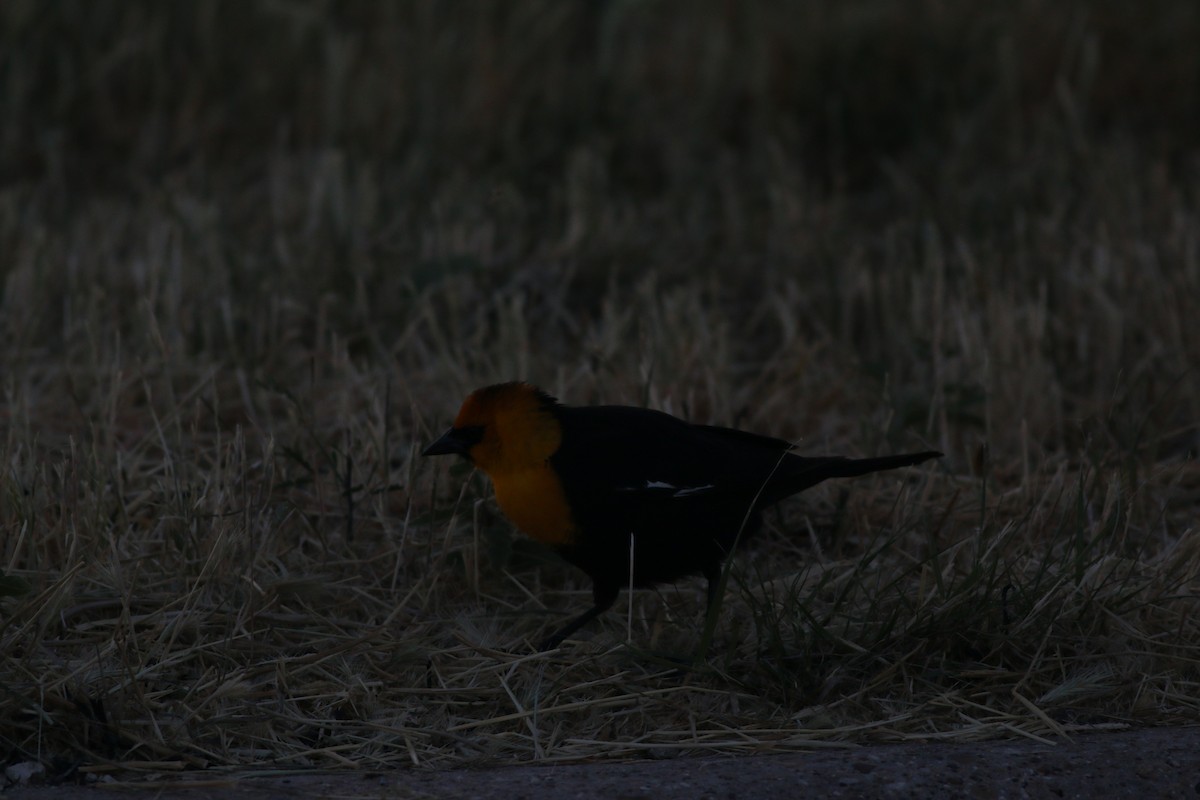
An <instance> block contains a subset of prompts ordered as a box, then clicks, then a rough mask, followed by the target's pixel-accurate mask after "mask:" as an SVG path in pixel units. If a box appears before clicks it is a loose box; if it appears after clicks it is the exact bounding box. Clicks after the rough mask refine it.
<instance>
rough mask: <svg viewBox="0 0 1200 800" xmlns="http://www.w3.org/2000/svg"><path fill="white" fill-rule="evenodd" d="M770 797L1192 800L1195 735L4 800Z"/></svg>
mask: <svg viewBox="0 0 1200 800" xmlns="http://www.w3.org/2000/svg"><path fill="white" fill-rule="evenodd" d="M131 795H133V796H139V795H140V796H146V797H155V798H160V797H161V798H169V797H182V798H188V800H206V799H207V798H224V797H232V798H245V800H267V799H268V798H326V797H328V798H334V797H336V798H441V797H449V798H495V797H502V798H541V797H567V798H585V797H603V798H621V799H622V800H640V799H641V798H646V800H650V799H651V798H653V799H654V800H684V799H685V798H686V800H708V799H711V800H726V799H732V798H743V797H744V798H754V800H762V799H763V798H773V797H788V798H794V797H831V798H849V797H883V798H891V797H897V798H899V797H903V798H924V797H966V798H995V799H996V800H1002V799H1004V798H1043V797H1044V798H1074V797H1079V798H1097V797H1137V798H1147V799H1148V798H1158V797H1166V798H1176V797H1178V798H1183V797H1188V798H1197V797H1200V727H1195V728H1162V729H1154V730H1144V731H1126V732H1121V733H1105V734H1090V735H1085V736H1076V737H1073V738H1072V739H1071V740H1069V741H1066V740H1064V741H1060V742H1058V743H1056V744H1043V743H1041V742H1036V741H1031V740H1027V739H1026V740H1019V741H1007V742H976V743H967V744H949V743H945V744H943V743H923V744H903V745H882V746H875V747H855V748H848V749H843V748H839V749H834V750H821V751H815V752H808V753H787V754H775V755H761V756H748V757H747V756H743V757H722V758H697V759H693V758H677V759H672V760H664V761H637V762H625V763H597V764H564V765H557V766H521V767H503V768H496V769H472V770H449V771H443V772H422V771H411V772H389V773H309V774H290V775H280V774H278V773H275V774H273V775H267V773H266V772H265V771H264V772H258V773H253V772H243V773H238V774H210V775H201V774H196V775H188V776H186V777H181V778H180V779H179V780H177V781H171V782H156V783H149V784H133V783H122V784H108V785H106V786H95V787H81V786H56V787H50V786H10V787H8V788H7V789H6V790H5V791H4V797H5V799H6V800H110V798H111V799H115V798H126V800H127V798H129V797H130V796H131Z"/></svg>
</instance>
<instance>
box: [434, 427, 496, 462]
mask: <svg viewBox="0 0 1200 800" xmlns="http://www.w3.org/2000/svg"><path fill="white" fill-rule="evenodd" d="M481 439H483V428H482V427H474V426H472V427H470V428H451V429H450V430H448V431H446V432H445V433H443V434H442V436H441V438H440V439H438V440H437V441H436V442H434V443H433V444H431V445H429V447H426V448H425V449H424V450H422V451H421V455H423V456H447V455H452V454H457V455H460V456H466V457H467V458H470V457H471V448H472V447H474V446H475V445H477V444H479V442H480V440H481Z"/></svg>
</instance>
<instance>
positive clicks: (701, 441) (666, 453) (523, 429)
mask: <svg viewBox="0 0 1200 800" xmlns="http://www.w3.org/2000/svg"><path fill="white" fill-rule="evenodd" d="M791 450H792V444H791V443H790V442H787V441H784V440H783V439H775V438H772V437H770V436H760V435H758V434H754V433H746V432H745V431H739V430H734V429H732V428H720V427H715V426H712V425H694V424H692V423H689V422H685V421H683V420H681V419H678V418H676V417H672V416H670V415H669V414H664V413H663V412H661V411H652V410H650V409H645V408H631V407H628V406H591V407H581V408H572V407H571V406H565V405H561V404H560V403H558V401H557V400H555V399H554V398H553V397H551V396H550V395H548V394H546V393H545V392H543V391H541V390H540V389H538V388H537V387H535V386H531V385H529V384H527V383H501V384H497V385H495V386H488V387H485V388H483V389H478V390H476V391H475V392H472V393H471V395H470V396H469V397H468V398H467V399H466V401H465V402H464V403H463V405H462V408H461V409H460V410H459V412H458V417H457V418H455V420H454V426H453V427H452V428H450V430H448V431H446V433H445V434H444V435H443V436H442V437H441V438H440V439H438V440H437V441H435V442H434V443H433V444H431V445H429V447H427V448H425V451H424V453H423V455H427V456H434V455H444V454H448V453H457V454H459V455H461V456H465V457H466V458H467V459H469V460H470V461H471V462H472V463H473V464H474V465H475V466H476V467H478V468H479V469H481V470H483V471H484V472H486V473H487V474H488V476H489V477H490V478H491V479H492V484H493V486H494V487H495V489H496V501H497V502H498V503H499V504H500V508H501V509H502V510H503V511H504V513H505V514H506V515H507V516H508V517H509V519H511V520H512V521H513V523H515V524H516V526H517V527H518V528H520V529H521V530H522V531H524V532H525V533H526V534H528V535H529V536H531V537H533V538H534V539H536V540H537V541H539V542H541V543H543V544H546V545H549V546H550V547H551V548H553V549H554V550H555V551H557V552H558V553H559V554H561V555H562V557H563V558H565V559H566V560H567V561H569V562H571V563H572V564H574V565H575V566H577V567H579V568H580V569H581V570H583V571H584V572H586V573H587V574H588V575H589V576H591V579H592V597H593V600H594V605H593V606H592V607H591V608H590V609H589V610H588V611H587V612H585V613H584V614H582V615H581V616H579V617H577V618H575V619H574V620H572V621H571V622H569V623H568V624H567V625H565V626H563V627H562V628H561V629H560V630H559V631H557V632H556V633H554V634H553V635H552V636H550V637H549V638H548V639H546V640H545V641H544V642H543V643H542V649H551V648H553V647H556V646H557V645H558V644H559V643H561V642H562V641H563V639H565V638H566V637H568V636H570V635H571V634H572V633H574V632H575V631H577V630H579V629H580V628H581V627H583V626H584V625H586V624H588V623H589V622H591V621H592V620H593V619H595V618H596V617H597V616H599V615H600V614H602V613H603V612H604V611H606V610H607V609H608V608H609V607H610V606H612V604H613V603H614V602H615V601H616V599H617V594H618V593H619V592H620V590H621V587H622V586H629V585H630V576H631V572H630V563H629V562H630V554H631V549H632V557H633V568H632V578H633V586H635V587H642V586H652V585H654V584H658V583H665V582H670V581H674V580H676V579H678V578H681V577H684V576H686V575H693V574H701V575H703V576H704V577H705V578H706V579H707V580H708V596H709V603H710V606H711V603H712V602H713V600H714V598H715V593H716V589H717V587H718V585H719V578H720V572H721V563H722V561H723V560H724V559H725V557H726V556H727V555H728V553H729V551H730V549H731V548H732V547H733V544H734V541H735V540H736V539H737V538H738V536H739V532H740V533H741V535H742V536H743V537H744V536H747V535H749V534H751V533H753V532H754V530H755V529H756V528H757V527H758V526H759V524H760V516H761V512H762V510H763V509H764V508H766V507H767V506H770V505H772V504H773V503H777V502H779V501H780V500H782V499H784V498H785V497H788V496H790V495H793V494H795V493H797V492H800V491H803V490H805V489H807V488H809V487H810V486H813V485H815V484H817V483H820V482H821V481H823V480H825V479H826V478H849V477H854V476H857V475H865V474H867V473H869V472H877V471H879V470H885V469H894V468H896V467H906V466H910V465H913V464H919V463H921V462H922V461H926V460H928V459H931V458H937V457H939V456H941V455H942V454H941V453H937V452H932V451H930V452H924V453H908V454H905V455H895V456H883V457H881V458H860V459H851V458H805V457H802V456H798V455H795V454H793V453H792V452H790V451H791ZM631 537H632V543H631ZM631 544H632V548H631Z"/></svg>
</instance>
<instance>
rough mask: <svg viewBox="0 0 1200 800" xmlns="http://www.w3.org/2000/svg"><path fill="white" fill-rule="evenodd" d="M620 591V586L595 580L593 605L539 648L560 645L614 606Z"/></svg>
mask: <svg viewBox="0 0 1200 800" xmlns="http://www.w3.org/2000/svg"><path fill="white" fill-rule="evenodd" d="M620 591H621V590H620V588H619V587H617V586H615V585H610V584H601V583H598V582H594V583H593V584H592V603H593V605H592V607H591V608H589V609H588V610H587V611H585V612H583V613H582V614H580V615H579V616H578V617H576V618H575V619H573V620H571V621H570V622H568V623H567V624H566V625H564V626H562V627H561V628H559V629H558V630H557V631H555V632H554V633H552V634H551V635H550V636H548V637H546V639H544V640H543V641H542V643H541V644H540V645H538V650H540V651H542V652H543V653H544V652H546V651H547V650H553V649H554V648H556V647H558V646H559V645H560V644H562V643H563V640H564V639H566V638H567V637H568V636H570V635H571V634H572V633H574V632H575V631H577V630H579V629H580V628H582V627H583V626H584V625H587V624H588V623H589V622H591V621H592V620H594V619H595V618H596V617H598V616H600V615H601V614H603V613H604V612H605V611H608V610H609V609H610V608H612V604H613V603H615V602H617V594H619V593H620Z"/></svg>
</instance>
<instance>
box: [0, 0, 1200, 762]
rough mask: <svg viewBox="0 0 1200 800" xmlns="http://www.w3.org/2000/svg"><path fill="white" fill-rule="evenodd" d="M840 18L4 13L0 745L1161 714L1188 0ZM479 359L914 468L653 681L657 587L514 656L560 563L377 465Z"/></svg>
mask: <svg viewBox="0 0 1200 800" xmlns="http://www.w3.org/2000/svg"><path fill="white" fill-rule="evenodd" d="M860 5H861V9H860V10H861V11H862V13H861V14H860V15H856V14H854V13H851V11H847V10H844V9H845V8H846V7H845V6H843V5H842V4H815V5H813V6H812V7H811V10H810V11H806V12H803V13H802V14H801V15H800V17H801V18H795V17H793V16H790V15H789V12H787V11H786V10H785V9H782V8H767V7H764V9H760V10H757V11H751V10H738V11H731V10H729V8H727V7H726V6H724V5H722V4H718V3H701V4H698V5H689V9H691V13H687V14H684V13H683V12H682V11H681V10H678V9H676V10H675V11H673V12H671V11H669V10H668V7H667V6H663V5H661V4H647V5H637V4H633V5H630V4H620V3H608V4H605V3H597V4H587V5H585V4H566V5H563V4H558V3H541V2H530V3H524V4H513V5H511V6H504V7H503V10H501V7H496V8H494V9H491V10H490V11H488V12H487V13H482V12H479V11H478V9H473V7H471V8H468V7H466V6H462V7H460V6H458V5H457V4H453V3H450V4H442V3H437V4H411V5H408V4H405V5H398V6H382V5H379V6H376V5H362V6H349V7H346V8H341V7H331V6H329V5H328V4H324V3H320V2H299V3H293V4H289V5H287V6H277V5H272V4H268V3H263V4H245V5H244V6H243V5H242V4H230V5H229V6H223V5H221V4H216V3H213V4H203V5H202V6H200V7H196V8H189V7H187V6H185V5H181V6H175V5H173V4H156V3H111V4H110V3H88V4H81V5H79V6H78V7H74V9H73V10H70V8H69V6H68V5H67V4H51V5H44V4H40V3H35V2H10V3H5V4H4V6H3V9H2V10H0V18H2V21H3V24H2V25H0V28H3V29H4V30H5V31H6V33H4V36H5V37H6V38H5V42H4V44H5V46H4V48H2V50H3V53H4V54H3V55H2V56H0V65H2V69H0V72H2V74H4V75H5V76H6V78H5V81H4V88H3V90H2V91H3V93H4V95H3V96H4V99H5V103H4V105H5V107H6V112H5V117H6V125H5V126H4V127H5V133H4V134H3V136H0V159H2V161H0V164H2V167H0V169H2V174H3V177H4V183H3V187H0V243H2V248H3V252H5V253H7V254H8V258H7V259H6V265H5V267H4V282H3V305H2V306H0V329H2V330H3V333H4V335H3V339H2V342H3V343H2V344H0V363H2V364H3V368H2V375H0V377H2V380H3V391H4V402H3V404H2V405H0V449H2V455H3V472H2V473H0V480H2V484H0V572H2V574H0V747H2V748H3V752H4V754H5V757H6V758H7V759H9V760H40V761H43V762H44V763H47V764H49V765H51V766H52V772H53V773H54V774H55V775H58V776H60V777H61V776H67V775H70V774H73V773H74V772H76V771H83V772H105V771H112V770H116V769H127V768H131V767H133V768H142V769H146V770H160V771H170V770H178V769H190V768H197V767H205V766H217V765H248V764H259V765H261V764H274V765H283V766H289V767H292V766H310V765H319V766H323V767H354V768H364V769H365V768H382V767H392V766H402V765H412V766H422V767H440V766H449V765H462V764H484V763H488V764H492V763H499V762H512V761H534V760H537V761H561V760H574V759H588V758H596V757H631V756H646V755H649V756H664V755H673V754H677V753H685V752H686V753H694V752H713V751H721V752H751V751H764V750H772V749H782V748H797V747H823V746H841V745H843V744H845V743H849V742H864V741H897V740H924V739H981V738H989V737H999V736H1005V737H1008V736H1024V737H1033V738H1046V737H1054V736H1062V735H1070V734H1072V733H1073V732H1076V731H1081V730H1090V729H1096V728H1101V729H1103V728H1110V727H1125V726H1148V725H1169V724H1176V723H1180V722H1185V721H1195V719H1196V718H1197V715H1198V714H1200V708H1198V705H1200V701H1198V700H1197V698H1198V697H1200V685H1198V682H1200V618H1198V616H1197V613H1196V609H1197V589H1198V580H1200V578H1198V571H1200V538H1198V533H1197V527H1196V516H1197V511H1198V510H1200V465H1198V464H1197V460H1196V454H1197V449H1198V448H1200V429H1198V428H1197V420H1200V405H1198V402H1197V398H1200V377H1198V374H1197V370H1196V366H1195V365H1196V364H1200V334H1198V333H1197V331H1198V330H1200V328H1198V327H1197V325H1196V324H1195V320H1194V319H1193V318H1194V316H1195V312H1196V310H1197V309H1198V308H1200V216H1198V201H1200V197H1198V195H1197V187H1198V186H1200V160H1198V157H1197V148H1196V139H1195V131H1197V130H1200V120H1197V119H1196V115H1197V113H1198V112H1197V109H1196V107H1195V105H1194V104H1193V103H1191V102H1190V98H1194V97H1196V96H1198V95H1200V90H1197V87H1196V86H1195V81H1196V76H1197V75H1200V69H1198V68H1197V59H1198V58H1200V57H1198V56H1197V53H1196V49H1195V47H1194V42H1195V41H1196V40H1197V38H1198V37H1197V36H1196V34H1197V33H1198V31H1197V28H1198V22H1197V17H1198V16H1200V12H1197V11H1196V10H1195V9H1187V8H1185V6H1186V4H1177V5H1172V4H1162V5H1161V7H1156V9H1152V13H1144V12H1143V11H1138V12H1137V25H1136V26H1134V25H1133V24H1131V21H1130V17H1131V15H1133V14H1134V12H1133V11H1127V10H1125V9H1124V7H1123V6H1117V5H1108V4H1102V3H1097V4H1093V5H1091V6H1086V7H1084V6H1080V7H1078V8H1070V9H1067V8H1066V7H1063V8H1062V9H1059V8H1055V9H1047V8H1044V7H1042V6H1041V5H1039V4H1036V3H1018V4H1016V5H1015V6H1014V5H1011V4H1005V5H1004V6H1003V7H1001V6H1000V5H997V6H996V8H995V9H993V10H992V11H991V12H989V13H988V14H978V15H977V14H974V13H972V14H970V15H967V14H966V12H959V11H956V10H953V9H950V8H943V7H941V6H937V5H928V4H913V8H912V9H909V12H910V13H908V14H907V15H905V16H903V17H897V16H895V15H896V14H897V13H898V12H896V11H894V10H892V7H891V6H890V5H888V4H875V3H866V4H860ZM235 6H236V7H235ZM856 7H857V6H856ZM368 9H369V10H368ZM960 14H962V16H959V15H960ZM1135 27H1136V28H1137V29H1138V30H1139V31H1140V33H1139V34H1138V35H1137V36H1135V34H1134V33H1133V29H1134V28H1135ZM1189 80H1190V81H1191V83H1190V84H1189V83H1188V81H1189ZM1189 90H1190V91H1189ZM517 377H521V378H528V379H530V380H533V381H535V382H537V383H539V384H541V385H543V386H544V387H545V388H547V389H548V390H550V391H552V392H554V393H556V394H558V395H559V396H560V397H561V398H562V399H563V400H564V401H566V402H571V403H578V404H584V403H592V402H624V403H632V404H646V405H650V406H653V407H657V408H662V409H664V410H667V411H670V412H672V413H675V414H679V415H683V416H687V417H689V418H692V419H695V420H697V421H705V422H715V423H721V424H732V425H736V426H739V427H743V428H747V429H750V430H756V431H761V432H763V433H770V434H774V435H782V436H788V437H792V438H794V439H796V440H797V441H798V442H799V443H800V446H801V447H802V448H803V449H804V450H806V451H810V452H813V453H845V454H850V455H862V454H870V453H878V452H885V451H889V450H898V449H901V448H904V447H910V448H911V447H914V446H918V445H919V446H932V447H937V448H940V449H942V450H944V451H945V452H946V453H947V458H946V459H945V460H944V462H942V463H940V464H939V465H938V466H937V467H935V468H931V469H923V470H910V471H907V472H906V474H904V475H899V476H896V475H886V476H880V477H877V478H872V479H868V480H863V481H858V482H854V483H847V484H838V485H829V486H823V487H820V488H819V489H816V490H813V491H811V492H809V493H807V494H806V495H804V496H803V497H802V498H801V499H799V500H797V501H794V502H790V503H788V504H785V506H784V507H783V508H782V509H781V511H780V513H779V514H777V515H774V516H773V517H771V518H770V524H769V526H768V527H769V529H768V530H767V531H765V532H764V534H763V535H762V536H761V537H760V538H758V539H757V540H755V541H754V542H751V543H750V544H749V545H748V546H747V547H746V548H745V550H744V552H742V553H741V554H740V556H739V557H738V558H737V559H736V560H735V562H734V566H733V580H732V581H731V583H730V587H731V590H730V593H729V595H728V597H727V600H726V603H725V606H724V609H723V612H722V618H721V620H720V624H719V625H718V627H717V629H716V636H715V639H714V642H713V644H712V647H711V651H710V653H709V657H708V659H707V660H706V661H705V662H704V663H700V664H697V665H695V667H694V668H693V669H691V670H689V671H686V672H684V673H682V674H681V673H680V671H679V669H678V667H679V664H678V661H677V659H678V658H680V657H687V656H689V655H690V654H691V653H692V652H693V650H694V649H695V647H696V645H697V644H698V642H699V641H700V639H701V636H702V633H703V630H702V629H703V621H702V619H701V614H700V609H701V605H702V602H701V597H700V595H701V588H700V586H699V583H691V582H684V583H681V584H680V585H679V586H677V587H675V588H674V589H666V590H663V591H661V592H659V593H650V592H643V593H638V594H636V595H634V596H633V597H632V598H628V596H627V595H623V597H622V600H621V601H619V603H618V606H617V608H616V610H615V611H614V612H613V613H611V614H609V615H607V617H606V618H605V620H604V624H603V625H602V626H599V627H598V628H597V629H596V631H595V633H594V635H589V636H588V637H586V640H585V641H577V642H573V643H570V644H569V645H568V646H566V647H564V648H563V649H561V650H560V651H558V652H555V653H550V654H532V653H531V652H530V650H531V647H530V643H531V642H533V641H536V640H537V638H538V637H539V635H541V634H543V633H545V632H546V630H547V629H548V628H549V627H550V626H552V625H553V624H555V622H556V621H558V620H560V619H561V617H562V616H563V613H562V611H563V609H564V608H576V607H581V606H582V604H583V603H584V599H583V598H584V596H585V593H586V588H587V587H586V582H585V581H583V580H580V579H579V578H578V576H576V575H573V574H572V573H571V571H570V569H569V568H567V567H565V566H563V565H556V564H549V565H547V563H546V562H547V557H546V555H545V554H544V553H542V552H540V551H538V550H537V549H536V548H535V547H533V546H532V545H531V544H529V543H528V542H526V541H524V540H522V539H519V538H515V537H514V536H513V534H512V532H511V529H510V527H509V526H508V524H507V523H506V522H505V521H504V520H503V519H502V518H500V517H499V516H498V514H497V512H496V510H495V507H494V504H493V503H492V501H491V500H490V497H489V491H488V489H487V487H486V484H485V482H484V481H483V480H482V479H481V478H480V477H478V476H474V477H472V476H471V475H470V473H469V472H468V471H466V470H465V469H463V468H462V467H457V468H452V469H451V470H449V472H447V471H446V470H445V468H444V467H439V466H437V465H435V464H432V463H428V462H422V461H421V460H420V459H418V458H416V457H415V454H416V452H417V451H418V450H419V448H420V446H421V445H422V443H425V442H427V441H428V440H429V437H430V435H431V434H432V433H434V432H436V431H438V430H440V428H441V426H443V425H445V424H446V422H447V420H448V418H449V417H450V415H451V414H452V413H453V412H454V410H455V409H456V408H457V405H458V402H459V401H460V400H461V398H462V396H463V395H464V394H465V392H466V391H467V390H469V389H470V388H474V387H475V386H478V385H483V384H485V383H489V382H492V381H495V380H502V379H511V378H517ZM627 603H628V604H627Z"/></svg>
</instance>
